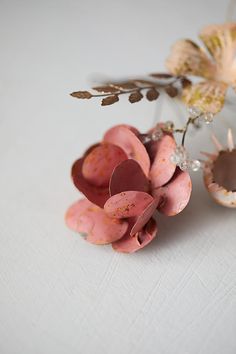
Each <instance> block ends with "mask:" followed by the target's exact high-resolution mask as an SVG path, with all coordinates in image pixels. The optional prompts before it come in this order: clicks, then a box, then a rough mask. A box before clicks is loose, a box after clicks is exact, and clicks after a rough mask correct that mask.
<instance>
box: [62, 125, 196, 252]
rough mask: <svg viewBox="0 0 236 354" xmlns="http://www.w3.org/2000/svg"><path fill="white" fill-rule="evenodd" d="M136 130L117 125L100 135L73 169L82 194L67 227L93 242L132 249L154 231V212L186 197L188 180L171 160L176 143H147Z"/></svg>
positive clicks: (173, 207)
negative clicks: (82, 196) (145, 143)
mask: <svg viewBox="0 0 236 354" xmlns="http://www.w3.org/2000/svg"><path fill="white" fill-rule="evenodd" d="M139 137H140V133H139V132H138V131H137V129H135V128H133V127H130V126H126V125H119V126H115V127H113V128H111V129H110V130H108V132H107V133H106V134H105V136H104V138H103V141H102V142H101V143H100V144H97V145H95V146H93V147H91V148H90V149H89V150H88V151H87V152H86V153H85V155H84V157H83V158H82V159H79V160H77V161H76V162H75V163H74V165H73V167H72V179H73V182H74V184H75V186H76V187H77V188H78V189H79V190H80V191H81V192H82V193H83V194H84V195H85V196H86V197H87V199H83V200H80V201H78V202H76V203H75V204H73V205H72V206H71V207H70V208H69V210H68V211H67V214H66V223H67V225H68V226H69V227H70V228H71V229H73V230H74V231H77V232H82V233H84V234H86V240H87V241H89V242H91V243H95V244H106V243H112V246H113V248H114V249H115V250H117V251H120V252H126V253H131V252H135V251H137V250H139V249H141V248H143V247H145V246H146V245H147V244H148V243H150V242H151V241H152V240H153V238H154V237H155V236H156V233H157V224H156V221H155V220H154V219H153V214H154V213H155V212H156V210H158V211H160V212H162V213H164V214H166V215H168V216H171V215H176V214H178V213H179V212H181V211H182V210H183V209H184V208H185V206H186V205H187V204H188V201H189V198H190V195H191V189H192V185H191V180H190V176H189V174H188V173H187V172H183V171H181V170H180V169H179V168H176V166H175V165H174V164H173V163H172V162H171V160H170V156H171V155H172V154H173V153H174V151H175V148H176V143H175V140H174V138H173V137H172V136H171V135H169V134H165V135H163V137H162V138H161V139H160V140H158V141H151V142H150V143H148V144H147V145H146V146H144V145H143V143H142V142H141V141H140V139H139Z"/></svg>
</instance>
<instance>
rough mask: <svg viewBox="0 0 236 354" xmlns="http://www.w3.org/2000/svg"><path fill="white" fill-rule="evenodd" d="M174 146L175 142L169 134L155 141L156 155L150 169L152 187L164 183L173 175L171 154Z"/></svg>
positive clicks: (173, 166) (173, 167)
mask: <svg viewBox="0 0 236 354" xmlns="http://www.w3.org/2000/svg"><path fill="white" fill-rule="evenodd" d="M175 148H176V142H175V140H174V138H173V137H172V136H171V135H164V136H163V137H162V138H161V139H160V140H159V141H157V142H156V147H155V149H156V156H155V158H154V161H153V164H152V166H151V170H150V179H151V185H152V189H155V188H158V187H161V186H163V185H164V184H166V183H167V182H168V181H169V180H170V179H171V177H172V176H173V174H174V172H175V169H176V165H175V164H173V163H172V162H171V155H172V154H173V153H174V151H175Z"/></svg>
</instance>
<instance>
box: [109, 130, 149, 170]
mask: <svg viewBox="0 0 236 354" xmlns="http://www.w3.org/2000/svg"><path fill="white" fill-rule="evenodd" d="M104 141H106V142H108V143H112V144H115V145H117V146H119V147H121V149H123V150H124V151H125V153H126V154H127V155H128V157H129V158H131V159H134V160H136V161H137V162H138V163H139V164H140V166H141V167H142V169H143V172H144V173H145V175H146V176H148V173H149V168H150V159H149V156H148V153H147V151H146V149H145V147H144V145H143V144H142V143H141V141H140V140H139V138H138V137H137V136H136V135H135V133H134V132H133V131H131V130H130V129H129V128H127V127H126V126H123V125H118V126H115V127H113V128H111V129H110V130H108V131H107V132H106V134H105V136H104Z"/></svg>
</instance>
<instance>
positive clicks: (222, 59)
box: [199, 23, 236, 81]
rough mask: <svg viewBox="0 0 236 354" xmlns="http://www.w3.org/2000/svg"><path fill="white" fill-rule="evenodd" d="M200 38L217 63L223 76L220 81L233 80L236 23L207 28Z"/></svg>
mask: <svg viewBox="0 0 236 354" xmlns="http://www.w3.org/2000/svg"><path fill="white" fill-rule="evenodd" d="M199 37H200V38H201V40H202V41H203V42H204V44H205V46H206V47H207V49H208V51H209V53H210V54H211V55H212V57H213V58H214V60H215V62H216V66H217V72H218V74H219V75H220V76H221V77H219V78H218V79H219V80H220V79H221V80H222V81H228V80H227V79H231V78H232V63H233V60H234V57H235V50H236V23H225V24H221V25H210V26H207V27H205V28H203V30H202V31H201V33H200V35H199ZM234 77H235V76H234Z"/></svg>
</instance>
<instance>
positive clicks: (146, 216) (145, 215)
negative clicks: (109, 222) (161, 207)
mask: <svg viewBox="0 0 236 354" xmlns="http://www.w3.org/2000/svg"><path fill="white" fill-rule="evenodd" d="M160 200H161V197H157V198H155V199H153V201H152V203H151V204H149V205H148V206H147V207H146V209H144V211H143V212H142V214H141V215H139V216H138V217H137V219H136V221H135V224H134V226H133V227H132V229H131V232H130V235H131V236H133V235H135V234H136V233H137V232H139V231H140V230H141V229H142V228H143V226H144V225H146V223H147V222H148V221H149V220H150V219H151V217H152V216H153V214H154V213H155V210H156V209H157V207H158V204H159V202H160Z"/></svg>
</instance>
